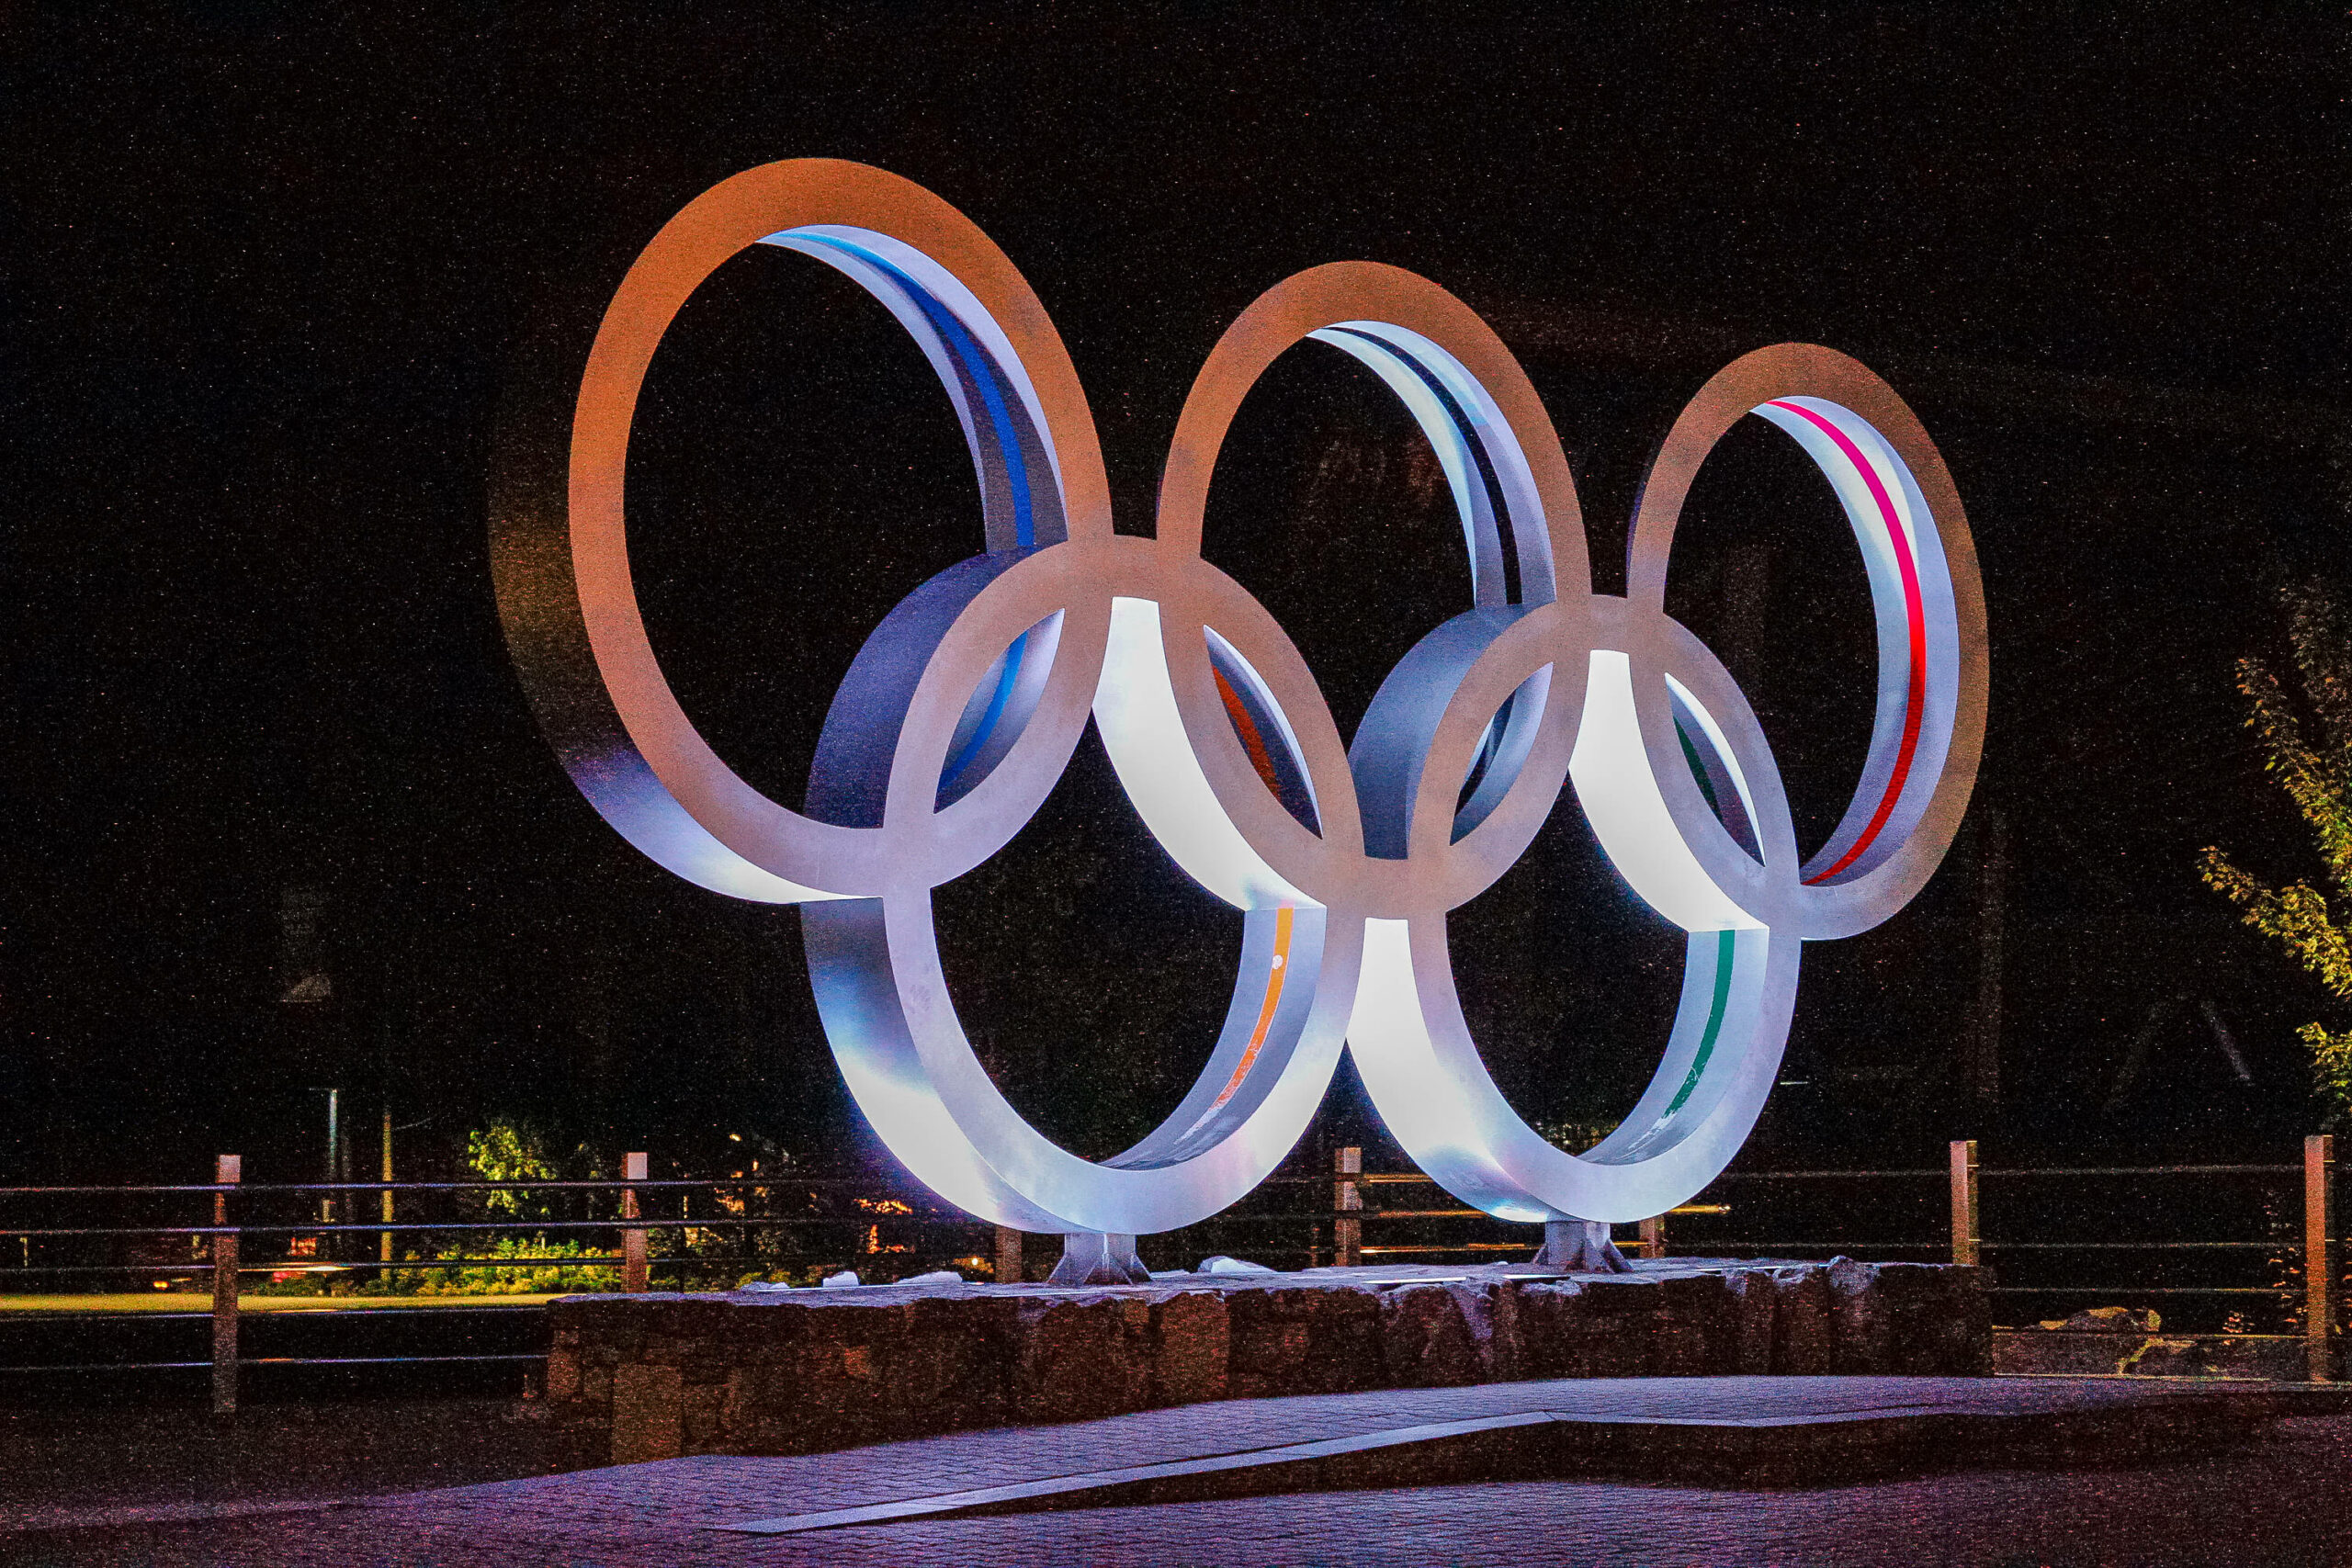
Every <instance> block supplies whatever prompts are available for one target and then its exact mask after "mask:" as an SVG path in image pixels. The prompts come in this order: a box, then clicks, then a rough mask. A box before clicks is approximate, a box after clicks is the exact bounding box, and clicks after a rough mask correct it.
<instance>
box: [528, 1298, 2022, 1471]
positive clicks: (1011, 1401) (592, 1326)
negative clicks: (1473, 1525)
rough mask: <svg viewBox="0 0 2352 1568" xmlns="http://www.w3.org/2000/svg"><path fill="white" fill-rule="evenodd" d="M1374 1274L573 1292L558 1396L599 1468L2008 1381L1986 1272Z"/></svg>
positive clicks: (559, 1345) (561, 1413) (556, 1367)
mask: <svg viewBox="0 0 2352 1568" xmlns="http://www.w3.org/2000/svg"><path fill="white" fill-rule="evenodd" d="M1368 1272H1369V1271H1366V1270H1339V1269H1334V1270H1328V1271H1317V1272H1310V1273H1307V1274H1289V1275H1274V1276H1267V1277H1263V1278H1262V1279H1250V1278H1246V1277H1245V1278H1241V1279H1236V1278H1233V1277H1217V1278H1216V1279H1214V1280H1212V1279H1211V1278H1209V1277H1203V1276H1194V1277H1191V1278H1188V1279H1185V1280H1172V1281H1169V1282H1165V1283H1155V1284H1152V1285H1149V1286H1129V1287H1116V1288H1110V1289H1103V1290H1080V1291H1068V1290H1052V1289H1049V1288H1046V1287H1042V1286H993V1285H966V1286H947V1287H925V1288H907V1289H899V1288H895V1287H865V1288H861V1289H857V1290H850V1291H823V1292H819V1291H807V1292H791V1293H788V1294H785V1293H778V1294H739V1295H660V1294H655V1295H638V1296H582V1297H573V1298H571V1299H568V1300H564V1301H560V1302H557V1303H554V1304H553V1306H552V1307H551V1309H550V1311H551V1313H552V1314H553V1319H554V1344H553V1347H552V1349H551V1351H550V1353H549V1355H548V1378H547V1400H548V1409H549V1413H550V1415H551V1416H553V1417H554V1418H555V1419H556V1420H558V1421H559V1422H560V1423H562V1424H563V1425H564V1426H566V1427H569V1428H571V1430H572V1431H573V1432H574V1433H575V1435H576V1437H577V1438H579V1439H580V1440H581V1442H582V1446H583V1449H584V1450H594V1449H601V1448H603V1447H604V1446H605V1445H604V1438H605V1434H609V1454H610V1458H611V1461H613V1462H615V1463H628V1462H632V1461H639V1460H649V1459H665V1458H669V1457H672V1456H674V1455H678V1454H697V1453H729V1454H790V1453H808V1452H815V1451H820V1450H833V1449H842V1448H851V1447H854V1446H856V1445H858V1444H862V1443H871V1442H883V1441H888V1440H891V1439H895V1438H915V1437H929V1436H932V1435H933V1434H936V1433H940V1432H946V1431H954V1430H957V1429H960V1428H966V1427H997V1426H1014V1425H1029V1424H1034V1423H1042V1422H1051V1421H1079V1420H1087V1419H1091V1418H1093V1417H1097V1416H1114V1415H1120V1414H1124V1413H1125V1412H1128V1411H1135V1410H1147V1409H1152V1408H1156V1407H1159V1406H1162V1405H1170V1404H1192V1403H1194V1402H1197V1401H1201V1400H1214V1399H1238V1398H1253V1397H1262V1396H1269V1395H1280V1394H1303V1393H1347V1392H1352V1391H1357V1390H1364V1389H1378V1388H1430V1387H1439V1386H1444V1385H1450V1384H1457V1383H1471V1382H1504V1381H1510V1380H1515V1379H1522V1378H1573V1377H1642V1376H1669V1377H1704V1376H1715V1375H1729V1374H1736V1373H1764V1372H1777V1373H1792V1374H1820V1373H1828V1372H1849V1373H1850V1372H1902V1373H1917V1374H1944V1375H1982V1374H1984V1373H1986V1372H1989V1371H1991V1370H1992V1361H1991V1356H1992V1328H1991V1315H1990V1312H1989V1309H1988V1307H1987V1304H1986V1303H1987V1300H1988V1298H1987V1297H1986V1295H1985V1289H1984V1283H1985V1282H1984V1280H1983V1277H1982V1274H1981V1271H1979V1270H1977V1269H1963V1268H1955V1267H1952V1266H1950V1265H1929V1264H1915V1263H1879V1264H1871V1263H1857V1262H1854V1261H1853V1260H1851V1259H1849V1258H1839V1259H1837V1260H1835V1261H1834V1262H1831V1263H1828V1264H1826V1265H1825V1264H1818V1263H1804V1264H1781V1265H1776V1266H1757V1267H1743V1266H1739V1265H1722V1264H1714V1265H1705V1266H1698V1265H1693V1266H1680V1265H1678V1264H1675V1263H1667V1264H1648V1265H1644V1266H1642V1267H1641V1268H1640V1269H1637V1271H1635V1272H1634V1273H1631V1274H1620V1275H1592V1276H1577V1277H1572V1278H1566V1279H1561V1278H1549V1279H1543V1278H1536V1279H1530V1278H1523V1277H1514V1276H1512V1275H1510V1274H1506V1273H1503V1272H1501V1271H1499V1270H1492V1269H1486V1270H1475V1271H1472V1272H1471V1273H1470V1275H1469V1276H1468V1277H1467V1278H1464V1277H1463V1276H1461V1275H1453V1276H1450V1277H1448V1278H1444V1279H1413V1278H1386V1279H1380V1278H1367V1277H1365V1276H1366V1274H1367V1273H1368ZM1431 1272H1435V1271H1434V1270H1432V1271H1431ZM599 1457H601V1456H599Z"/></svg>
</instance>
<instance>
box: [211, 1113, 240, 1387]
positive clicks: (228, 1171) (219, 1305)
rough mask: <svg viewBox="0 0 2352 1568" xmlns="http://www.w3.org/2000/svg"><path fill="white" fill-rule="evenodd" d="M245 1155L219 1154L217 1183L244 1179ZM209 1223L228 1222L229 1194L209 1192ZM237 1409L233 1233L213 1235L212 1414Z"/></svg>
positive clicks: (230, 1184)
mask: <svg viewBox="0 0 2352 1568" xmlns="http://www.w3.org/2000/svg"><path fill="white" fill-rule="evenodd" d="M244 1164H245V1161H244V1156H243V1155H222V1156H220V1157H218V1158H217V1159H215V1160H214V1161H213V1162H212V1180H213V1182H214V1184H215V1185H216V1186H220V1187H234V1186H236V1185H237V1184H238V1183H240V1182H241V1181H243V1179H244ZM212 1223H213V1224H216V1225H225V1224H228V1223H229V1195H228V1194H227V1193H226V1192H215V1193H214V1194H213V1195H212ZM236 1411H237V1237H236V1235H234V1233H223V1234H216V1235H214V1236H213V1238H212V1413H213V1414H214V1415H215V1416H233V1415H235V1414H236Z"/></svg>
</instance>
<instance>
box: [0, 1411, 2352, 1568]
mask: <svg viewBox="0 0 2352 1568" xmlns="http://www.w3.org/2000/svg"><path fill="white" fill-rule="evenodd" d="M2146 1392H2147V1391H2146V1390H2144V1389H2136V1390H2135V1389H2132V1388H2131V1387H2128V1386H2122V1385H2117V1384H2112V1383H2110V1384H2104V1385H2101V1384H2089V1385H2086V1384H2084V1383H2081V1382H2075V1381H2074V1380H2065V1381H2063V1382H2061V1381H2057V1380H2051V1381H2040V1380H2036V1381H2031V1382H1991V1381H1990V1380H1985V1381H1979V1380H1928V1379H1755V1380H1726V1379H1702V1380H1622V1381H1594V1382H1574V1383H1504V1384H1489V1385H1485V1386H1481V1387H1476V1388H1466V1389H1437V1390H1421V1391H1408V1392H1398V1393H1367V1394H1351V1395H1339V1396H1329V1397H1324V1398H1317V1399H1285V1400H1263V1401H1254V1402H1244V1403H1234V1404H1223V1405H1217V1406H1201V1405H1195V1406H1190V1407H1185V1408H1182V1409H1177V1410H1165V1411H1149V1412H1145V1413H1142V1414H1139V1415H1136V1416H1120V1417H1116V1418H1114V1419H1112V1420H1108V1421H1099V1422H1090V1423H1084V1424H1079V1425H1072V1426H1066V1427H1035V1428H1026V1429H1017V1430H1011V1431H989V1432H973V1433H964V1434H958V1435H956V1436H952V1437H944V1438H929V1439H925V1440H922V1441H919V1442H909V1443H897V1444H888V1445H882V1446H878V1447H876V1448H870V1449H864V1450H852V1451H849V1452H845V1453H836V1454H820V1455H809V1456H805V1457H799V1458H791V1459H725V1458H697V1459H684V1460H673V1461H664V1462H660V1463H654V1464H643V1465H633V1466H626V1467H619V1468H614V1469H606V1470H598V1471H587V1472H577V1473H573V1474H570V1475H561V1476H548V1477H540V1478H536V1479H532V1480H526V1481H513V1482H503V1483H492V1484H488V1485H481V1486H470V1487H460V1488H453V1489H448V1490H444V1491H438V1492H431V1493H423V1494H417V1495H410V1496H405V1497H400V1498H394V1499H386V1500H381V1501H378V1502H375V1503H371V1504H365V1505H358V1506H348V1507H342V1508H336V1509H332V1510H324V1511H319V1512H311V1513H303V1514H279V1515H274V1516H271V1517H266V1518H245V1519H222V1520H216V1521H210V1522H206V1523H201V1524H187V1525H175V1526H167V1527H155V1528H149V1529H135V1530H133V1529H106V1530H90V1531H66V1532H50V1533H41V1534H17V1535H14V1536H0V1561H6V1562H9V1563H10V1564H11V1565H12V1568H15V1565H17V1564H22V1565H23V1568H51V1565H54V1568H68V1565H72V1568H83V1565H85V1564H96V1563H102V1562H103V1563H108V1564H123V1565H126V1568H127V1565H132V1564H148V1565H152V1568H167V1565H168V1568H181V1565H187V1568H196V1565H199V1564H201V1565H208V1568H209V1565H214V1564H219V1565H227V1564H232V1563H233V1564H239V1565H250V1568H270V1565H277V1564H311V1563H322V1564H323V1563H333V1564H337V1565H339V1568H341V1565H349V1568H473V1565H485V1568H486V1565H490V1564H499V1565H502V1568H508V1565H511V1568H537V1565H541V1564H544V1565H547V1568H590V1565H594V1568H621V1565H623V1564H628V1565H631V1568H638V1565H654V1564H679V1565H682V1568H684V1565H688V1564H695V1565H700V1564H720V1563H726V1564H784V1563H804V1562H805V1563H817V1562H822V1563H826V1564H829V1565H836V1568H849V1565H857V1564H868V1563H872V1564H886V1563H887V1564H893V1565H896V1564H910V1563H933V1562H937V1563H956V1564H965V1563H974V1564H992V1563H1005V1564H1018V1565H1020V1568H1034V1565H1037V1564H1048V1563H1073V1564H1080V1563H1082V1564H1125V1563H1138V1564H1141V1563H1149V1564H1152V1565H1153V1568H1181V1565H1183V1564H1188V1563H1204V1564H1205V1563H1215V1564H1216V1565H1217V1568H1256V1565H1261V1564H1263V1565H1267V1568H1273V1565H1276V1564H1281V1565H1295V1568H1310V1565H1320V1564H1329V1563H1343V1562H1344V1563H1349V1564H1356V1563H1367V1564H1391V1563H1394V1564H1399V1565H1403V1564H1412V1565H1415V1568H1419V1565H1422V1564H1430V1563H1453V1562H1458V1563H1472V1562H1476V1563H1514V1564H1516V1563H1570V1562H1573V1563H1592V1562H1609V1563H1617V1562H1624V1563H1689V1562H1702V1563H1767V1562H1770V1563H1985V1564H1998V1565H2003V1568H2006V1565H2007V1564H2010V1563H2018V1564H2023V1563H2048V1564H2052V1565H2054V1568H2065V1565H2070V1564H2084V1565H2087V1564H2093V1563H2097V1564H2109V1563H2114V1564H2138V1563H2149V1564H2157V1563H2162V1564H2182V1565H2189V1564H2216V1565H2218V1564H2245V1565H2260V1564H2266V1563H2279V1564H2305V1563H2311V1564H2320V1563H2331V1564H2352V1416H2341V1415H2327V1416H2310V1417H2299V1418H2292V1419H2289V1420H2287V1421H2285V1422H2282V1423H2281V1424H2280V1425H2279V1427H2277V1428H2276V1429H2275V1430H2274V1432H2273V1434H2272V1435H2271V1436H2270V1437H2269V1438H2267V1439H2265V1441H2264V1442H2263V1444H2262V1445H2261V1446H2260V1447H2259V1448H2258V1449H2256V1450H2251V1451H2242V1452H2238V1453H2234V1454H2229V1455H2223V1456H2221V1457H2216V1458H2209V1459H2202V1460H2196V1461H2185V1462H2177V1463H2169V1464H2160V1465H2150V1466H2144V1467H2139V1468H2127V1469H2114V1470H2103V1471H2093V1472H2075V1473H2068V1474H2053V1473H2047V1472H1977V1473H1970V1474H1959V1475H1943V1476H1937V1477H1929V1478H1924V1479H1916V1480H1903V1481H1896V1482H1892V1483H1874V1484H1871V1485H1867V1486H1844V1487H1828V1488H1819V1489H1812V1490H1802V1491H1797V1490H1790V1491H1770V1492H1767V1491H1754V1490H1740V1489H1717V1488H1692V1487H1664V1486H1640V1485H1621V1484H1610V1483H1593V1482H1527V1483H1487V1484H1480V1485H1467V1486H1422V1487H1405V1488H1397V1489H1390V1490H1384V1491H1377V1492H1339V1493H1319V1494H1309V1495H1279V1496H1264V1497H1251V1498H1241V1499H1233V1500H1227V1501H1216V1502H1198V1503H1181V1504H1162V1505H1158V1506H1139V1507H1120V1508H1100V1509H1091V1510H1086V1511H1081V1512H1064V1513H1046V1514H1027V1515H1014V1516H1001V1517H969V1518H953V1519H933V1520H914V1521H906V1522H899V1523H890V1524H882V1525H872V1526H856V1527H851V1528H845V1529H829V1530H824V1531H821V1532H818V1533H814V1534H806V1535H792V1536H775V1537H762V1536H751V1535H743V1534H738V1533H733V1532H731V1531H729V1529H727V1528H726V1527H728V1526H729V1525H741V1524H742V1523H745V1522H748V1521H752V1520H756V1519H760V1518H764V1517H776V1516H778V1515H786V1514H796V1513H805V1512H809V1511H813V1510H820V1509H827V1508H840V1507H852V1506H860V1505H865V1504H872V1503H876V1502H883V1501H890V1500H896V1499H903V1498H907V1497H911V1496H918V1495H926V1494H933V1493H939V1492H944V1491H949V1490H954V1489H956V1488H958V1487H965V1486H976V1485H989V1484H1001V1483H1006V1482H1009V1481H1017V1480H1022V1479H1041V1478H1046V1477H1050V1476H1057V1475H1067V1474H1069V1473H1071V1472H1074V1471H1078V1470H1088V1469H1101V1468H1103V1467H1104V1466H1105V1465H1113V1464H1125V1465H1133V1464H1143V1463H1149V1462H1153V1461H1165V1460H1173V1459H1181V1458H1185V1457H1192V1456H1198V1455H1202V1454H1205V1453H1212V1452H1232V1451H1234V1450H1238V1449H1241V1448H1247V1447H1251V1446H1269V1447H1270V1446H1273V1445H1277V1444H1286V1443H1297V1442H1302V1441H1308V1440H1314V1439H1317V1438H1340V1437H1347V1436H1351V1435H1356V1434H1363V1433H1370V1432H1375V1431H1380V1430H1384V1429H1387V1428H1391V1427H1397V1426H1404V1425H1410V1424H1414V1423H1417V1422H1428V1421H1431V1420H1446V1419H1462V1418H1465V1417H1475V1416H1498V1415H1506V1414H1510V1413H1511V1412H1514V1411H1531V1410H1553V1411H1559V1410H1562V1409H1563V1407H1566V1408H1567V1409H1569V1410H1570V1411H1574V1410H1576V1409H1577V1408H1581V1409H1583V1410H1585V1411H1587V1412H1589V1413H1591V1414H1594V1415H1609V1414H1611V1413H1614V1414H1615V1415H1617V1416H1626V1415H1631V1416H1637V1417H1640V1418H1645V1419H1652V1420H1657V1419H1694V1420H1704V1419H1712V1418H1718V1417H1724V1416H1740V1417H1754V1416H1763V1417H1766V1418H1777V1419H1792V1418H1802V1417H1804V1416H1808V1415H1811V1416H1822V1415H1835V1414H1838V1413H1841V1412H1842V1413H1854V1412H1862V1411H1884V1410H1888V1409H1894V1408H1903V1409H1918V1408H1921V1407H1922V1406H1928V1407H1941V1408H1962V1407H1965V1408H1971V1409H1985V1408H1990V1407H2004V1408H2009V1409H2023V1408H2032V1407H2037V1406H2041V1407H2046V1406H2051V1405H2055V1404H2081V1403H2082V1402H2083V1401H2085V1400H2086V1399H2087V1400H2089V1401H2093V1402H2107V1401H2112V1400H2116V1399H2120V1398H2131V1397H2142V1396H2144V1394H2145V1393H2146Z"/></svg>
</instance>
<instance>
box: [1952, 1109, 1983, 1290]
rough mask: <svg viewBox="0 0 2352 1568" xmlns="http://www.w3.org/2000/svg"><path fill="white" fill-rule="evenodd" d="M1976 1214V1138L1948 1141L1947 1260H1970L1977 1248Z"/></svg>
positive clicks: (1976, 1252) (1974, 1255)
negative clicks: (1949, 1195)
mask: <svg viewBox="0 0 2352 1568" xmlns="http://www.w3.org/2000/svg"><path fill="white" fill-rule="evenodd" d="M1979 1250H1980V1249H1979V1246H1978V1235H1977V1216H1976V1140H1975V1139H1973V1138H1961V1139H1955V1140H1953V1142H1952V1145H1951V1260H1952V1261H1953V1262H1954V1263H1974V1262H1975V1261H1976V1260H1977V1254H1978V1251H1979Z"/></svg>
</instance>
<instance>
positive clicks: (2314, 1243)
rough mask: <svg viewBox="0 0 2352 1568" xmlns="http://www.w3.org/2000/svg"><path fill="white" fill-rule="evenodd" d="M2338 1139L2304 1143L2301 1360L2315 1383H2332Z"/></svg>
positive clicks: (2322, 1138) (2323, 1137)
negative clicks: (2336, 1150) (2302, 1359)
mask: <svg viewBox="0 0 2352 1568" xmlns="http://www.w3.org/2000/svg"><path fill="white" fill-rule="evenodd" d="M2335 1284H2336V1267H2335V1138H2334V1137H2332V1136H2329V1135H2327V1134H2321V1135H2319V1136H2317V1137H2311V1138H2305V1139H2304V1140H2303V1356H2304V1361H2305V1364H2306V1365H2307V1366H2308V1367H2309V1368H2310V1371H2311V1380H2312V1382H2335V1379H2336V1377H2337V1375H2338V1374H2339V1373H2340V1372H2341V1371H2342V1369H2341V1368H2340V1367H2338V1366H2337V1365H2336V1350H2337V1346H2336V1342H2335Z"/></svg>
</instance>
